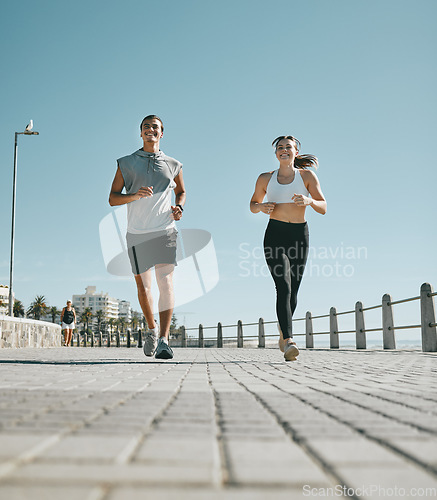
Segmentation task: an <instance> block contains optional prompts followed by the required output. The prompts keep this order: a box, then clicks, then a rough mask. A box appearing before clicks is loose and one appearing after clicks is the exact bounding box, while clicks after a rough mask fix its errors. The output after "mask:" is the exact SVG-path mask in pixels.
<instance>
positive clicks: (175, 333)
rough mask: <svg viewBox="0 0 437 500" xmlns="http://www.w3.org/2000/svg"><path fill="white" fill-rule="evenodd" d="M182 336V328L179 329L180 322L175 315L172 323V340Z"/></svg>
mask: <svg viewBox="0 0 437 500" xmlns="http://www.w3.org/2000/svg"><path fill="white" fill-rule="evenodd" d="M179 335H180V328H178V321H177V318H176V315H175V314H173V315H172V317H171V323H170V338H173V339H177V338H178V337H179Z"/></svg>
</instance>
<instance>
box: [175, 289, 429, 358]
mask: <svg viewBox="0 0 437 500" xmlns="http://www.w3.org/2000/svg"><path fill="white" fill-rule="evenodd" d="M435 295H437V293H435V292H434V291H433V288H432V286H431V285H430V284H429V283H423V284H422V286H421V287H420V295H418V296H416V297H409V298H407V299H402V300H396V301H393V300H392V298H391V296H390V295H389V294H385V295H384V296H383V297H382V301H381V304H378V305H375V306H370V307H363V304H362V303H361V302H360V301H358V302H357V303H356V304H355V308H354V309H353V310H350V311H342V312H337V310H336V308H335V307H331V309H330V311H329V314H322V315H318V316H313V315H312V313H311V312H310V311H308V312H307V313H306V315H305V318H297V319H293V323H295V322H298V321H305V333H296V334H294V335H293V336H296V337H297V336H305V342H306V347H307V348H314V336H315V335H329V346H330V348H331V349H338V348H339V346H340V343H339V336H340V335H341V334H349V333H355V345H356V348H357V349H366V348H367V339H366V333H369V332H382V341H383V348H384V349H396V339H395V331H396V330H405V329H415V328H420V329H421V338H422V351H423V352H437V334H436V326H437V323H436V318H435V308H434V297H435ZM416 300H419V301H420V324H413V325H396V326H395V325H394V321H393V306H394V305H398V304H403V303H405V302H412V301H416ZM373 309H381V310H382V321H381V327H378V328H366V327H365V318H364V313H365V312H366V311H370V310H373ZM348 314H355V328H354V329H353V330H339V329H338V320H337V318H338V316H342V315H348ZM321 318H329V331H320V332H319V331H314V328H313V320H315V319H321ZM272 323H277V321H276V320H275V321H264V320H263V318H260V319H259V321H258V323H245V324H243V323H242V322H241V321H240V320H239V321H238V322H237V324H234V325H222V324H221V323H220V322H219V323H218V324H217V326H203V325H202V324H200V325H199V327H198V328H186V327H185V326H183V327H181V329H182V336H181V347H205V339H204V335H203V332H204V330H207V329H215V328H216V329H217V338H216V342H214V344H216V346H217V347H219V348H221V347H223V343H224V342H223V341H224V340H225V341H229V340H232V341H233V343H235V342H236V344H237V347H243V343H244V339H253V338H258V347H261V348H262V347H265V341H266V338H268V337H276V338H277V337H278V334H273V335H266V334H265V329H264V326H265V325H267V324H272ZM256 325H258V335H256V336H255V335H246V336H244V335H243V327H246V326H256ZM224 328H236V329H237V332H236V335H233V336H223V329H224ZM190 331H197V332H198V335H197V336H189V334H188V335H187V332H190ZM208 340H211V339H208Z"/></svg>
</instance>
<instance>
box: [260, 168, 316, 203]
mask: <svg viewBox="0 0 437 500" xmlns="http://www.w3.org/2000/svg"><path fill="white" fill-rule="evenodd" d="M278 173H279V169H278V170H275V171H274V172H273V174H272V176H271V177H270V180H269V183H268V184H267V192H266V194H267V201H272V202H275V203H294V201H293V200H292V199H291V198H292V197H293V195H294V194H303V195H304V196H308V195H309V192H308V189H307V188H306V187H305V184H304V183H303V180H302V175H301V173H300V169H296V171H295V173H294V179H293V181H292V182H290V183H289V184H279V182H278Z"/></svg>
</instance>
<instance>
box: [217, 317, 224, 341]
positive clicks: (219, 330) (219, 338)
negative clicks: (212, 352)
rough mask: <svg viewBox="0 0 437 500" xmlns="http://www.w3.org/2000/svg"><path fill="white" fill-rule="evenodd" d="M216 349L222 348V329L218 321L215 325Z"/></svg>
mask: <svg viewBox="0 0 437 500" xmlns="http://www.w3.org/2000/svg"><path fill="white" fill-rule="evenodd" d="M217 347H223V329H222V324H221V323H220V321H219V322H218V323H217Z"/></svg>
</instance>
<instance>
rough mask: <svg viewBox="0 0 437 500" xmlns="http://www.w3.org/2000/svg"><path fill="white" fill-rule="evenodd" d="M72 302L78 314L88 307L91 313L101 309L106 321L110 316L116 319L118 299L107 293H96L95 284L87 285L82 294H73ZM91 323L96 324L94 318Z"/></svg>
mask: <svg viewBox="0 0 437 500" xmlns="http://www.w3.org/2000/svg"><path fill="white" fill-rule="evenodd" d="M72 302H73V306H74V308H75V309H76V313H77V314H78V315H79V314H80V313H82V312H83V311H84V310H85V309H86V308H87V307H89V308H90V309H91V312H92V313H93V314H95V313H96V312H97V311H103V313H104V317H105V320H106V321H108V319H110V318H114V319H117V318H118V317H119V313H118V302H119V301H118V300H117V299H114V298H112V297H110V296H109V295H108V294H107V293H104V292H100V293H97V292H96V287H95V286H87V287H86V289H85V293H84V294H82V295H73V298H72ZM93 323H95V324H97V321H96V320H95V318H94V319H93Z"/></svg>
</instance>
